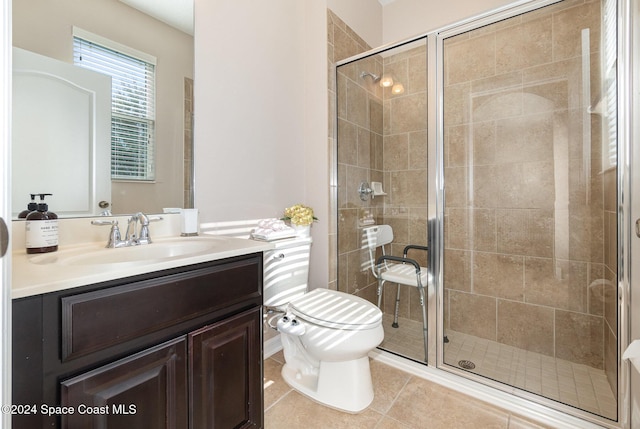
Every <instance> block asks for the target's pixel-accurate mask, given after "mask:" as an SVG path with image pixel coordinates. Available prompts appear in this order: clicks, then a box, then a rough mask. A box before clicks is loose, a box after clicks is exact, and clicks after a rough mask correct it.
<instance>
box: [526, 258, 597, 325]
mask: <svg viewBox="0 0 640 429" xmlns="http://www.w3.org/2000/svg"><path fill="white" fill-rule="evenodd" d="M525 295H526V301H527V302H528V303H531V304H540V305H546V306H549V307H555V308H560V309H564V310H572V311H579V312H582V313H588V300H587V295H588V266H587V264H586V263H585V262H571V261H566V260H562V261H561V260H557V259H551V258H529V257H527V258H525Z"/></svg>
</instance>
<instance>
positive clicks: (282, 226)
mask: <svg viewBox="0 0 640 429" xmlns="http://www.w3.org/2000/svg"><path fill="white" fill-rule="evenodd" d="M293 235H295V231H294V229H293V228H291V227H290V226H288V225H287V224H286V223H284V221H282V220H280V219H275V218H274V219H263V220H261V221H259V222H258V226H257V227H256V228H254V229H253V231H251V236H252V237H253V238H258V239H260V240H268V239H270V238H273V239H275V238H284V237H290V236H293Z"/></svg>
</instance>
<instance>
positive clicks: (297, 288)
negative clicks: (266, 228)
mask: <svg viewBox="0 0 640 429" xmlns="http://www.w3.org/2000/svg"><path fill="white" fill-rule="evenodd" d="M272 244H273V245H274V246H275V248H274V249H272V250H268V251H265V252H264V305H265V306H267V307H281V308H284V307H285V306H286V305H287V304H288V303H289V302H290V301H291V300H293V299H295V298H297V297H299V296H302V295H304V294H305V293H306V292H307V285H308V281H309V256H310V254H311V238H310V237H296V238H290V239H285V240H277V241H274V242H272Z"/></svg>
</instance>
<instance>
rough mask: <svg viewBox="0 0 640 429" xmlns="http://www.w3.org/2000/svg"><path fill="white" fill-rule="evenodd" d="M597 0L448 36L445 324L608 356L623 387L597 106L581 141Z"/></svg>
mask: <svg viewBox="0 0 640 429" xmlns="http://www.w3.org/2000/svg"><path fill="white" fill-rule="evenodd" d="M600 7H601V5H600V1H585V2H583V1H569V2H562V3H559V4H557V5H554V6H550V7H547V8H545V9H541V10H538V11H535V12H530V13H528V14H526V15H523V16H519V17H515V18H511V19H508V20H504V21H501V22H498V23H496V24H493V25H490V26H487V27H484V28H481V29H478V30H474V31H471V32H469V33H465V34H463V35H460V36H456V37H454V38H451V39H448V40H446V41H445V49H444V55H445V76H444V79H445V98H444V107H445V183H446V191H447V193H446V212H445V222H446V223H445V263H444V270H445V272H444V285H445V288H446V289H445V328H446V329H451V330H454V331H459V332H463V333H466V334H471V335H474V336H478V337H482V338H487V339H490V340H493V341H498V342H501V343H505V344H509V345H512V346H516V347H519V348H521V349H525V350H530V351H535V352H538V353H542V354H545V355H548V356H555V357H558V358H562V359H566V360H569V361H572V362H576V363H582V364H586V365H589V366H592V367H594V368H604V369H605V370H606V371H607V374H608V376H609V380H610V382H611V384H612V386H615V370H616V367H617V364H616V346H615V344H616V338H615V333H616V326H617V322H616V299H615V288H613V290H610V288H611V285H615V278H616V266H617V262H616V247H615V246H616V234H615V230H616V229H615V228H616V227H615V220H616V217H615V195H616V184H615V170H613V171H612V172H611V171H610V172H607V173H603V172H602V143H601V142H602V139H601V121H600V117H599V116H598V115H595V114H592V115H589V116H588V117H587V119H586V120H588V121H590V124H587V127H588V128H589V129H590V132H591V140H590V141H587V143H586V145H585V140H583V137H584V134H583V132H584V131H583V120H584V118H585V115H584V112H585V109H586V108H587V107H588V106H589V105H591V106H595V105H596V103H597V102H598V99H599V98H600V97H601V91H600V87H601V85H600V52H599V51H600ZM584 28H588V29H589V31H590V52H591V59H590V61H589V65H590V69H591V77H590V81H591V94H592V99H591V100H582V95H581V94H582V82H583V79H582V74H581V73H582V70H583V63H582V59H581V50H580V49H581V40H580V31H581V29H584ZM576 35H577V36H576ZM585 157H586V158H585ZM585 160H587V164H590V165H588V167H587V168H584V167H583V165H584V163H585ZM610 177H613V178H612V179H611V178H610ZM613 390H614V391H615V390H616V389H615V388H614V389H613Z"/></svg>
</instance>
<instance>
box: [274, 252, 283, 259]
mask: <svg viewBox="0 0 640 429" xmlns="http://www.w3.org/2000/svg"><path fill="white" fill-rule="evenodd" d="M273 259H277V260H280V259H284V253H280V254H278V255H275V256H274V257H273Z"/></svg>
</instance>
